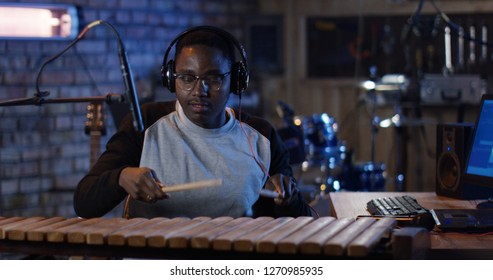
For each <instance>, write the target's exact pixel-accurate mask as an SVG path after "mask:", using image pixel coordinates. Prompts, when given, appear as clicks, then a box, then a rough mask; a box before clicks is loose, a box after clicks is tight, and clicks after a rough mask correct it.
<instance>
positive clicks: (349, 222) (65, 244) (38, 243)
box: [0, 217, 396, 258]
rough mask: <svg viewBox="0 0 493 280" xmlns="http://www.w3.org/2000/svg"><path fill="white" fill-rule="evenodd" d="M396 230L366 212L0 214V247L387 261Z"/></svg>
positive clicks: (393, 224) (170, 255)
mask: <svg viewBox="0 0 493 280" xmlns="http://www.w3.org/2000/svg"><path fill="white" fill-rule="evenodd" d="M395 227H396V221H395V219H391V218H384V219H379V220H376V219H373V218H369V217H365V218H360V219H358V220H354V219H348V218H344V219H336V218H333V217H320V218H317V219H314V218H312V217H298V218H292V217H281V218H272V217H259V218H249V217H241V218H232V217H218V218H210V217H197V218H193V219H190V218H173V219H168V218H154V219H143V218H135V219H124V218H94V219H81V218H69V219H67V218H63V217H50V218H47V217H29V218H25V217H10V218H3V217H0V251H5V252H13V253H29V254H53V255H77V256H80V255H86V256H91V255H94V256H105V257H114V258H122V257H145V258H182V257H183V258H202V257H204V258H206V256H207V258H211V257H214V255H212V256H211V253H214V254H215V255H216V256H221V257H222V256H228V257H229V258H245V257H246V258H266V257H270V258H272V257H275V258H299V257H300V256H303V257H304V258H341V257H342V258H373V257H374V256H375V255H374V254H376V253H378V252H380V254H383V255H384V256H385V258H389V257H391V254H390V253H389V251H388V244H389V243H390V242H391V241H390V240H391V239H390V238H391V235H392V232H393V230H394V229H395ZM382 244H383V246H382ZM379 247H380V248H379ZM382 248H383V249H382ZM385 249H387V250H386V251H385ZM382 252H384V253H382Z"/></svg>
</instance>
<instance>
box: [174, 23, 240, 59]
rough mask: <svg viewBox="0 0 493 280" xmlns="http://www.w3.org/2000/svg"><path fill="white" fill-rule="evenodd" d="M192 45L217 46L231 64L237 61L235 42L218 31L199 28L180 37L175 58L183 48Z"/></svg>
mask: <svg viewBox="0 0 493 280" xmlns="http://www.w3.org/2000/svg"><path fill="white" fill-rule="evenodd" d="M192 45H203V46H208V47H211V48H216V49H218V50H220V51H221V53H222V54H223V56H224V57H226V58H228V60H229V61H230V64H233V62H234V61H235V46H234V44H233V42H231V40H230V39H229V38H226V37H225V36H223V35H220V34H219V33H218V32H216V31H214V30H208V29H199V30H196V31H193V32H190V33H189V34H186V35H185V36H183V37H182V38H180V40H178V42H177V43H176V50H175V60H176V57H177V56H178V54H180V52H181V50H182V49H183V48H185V47H189V46H192Z"/></svg>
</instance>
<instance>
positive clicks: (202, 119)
mask: <svg viewBox="0 0 493 280" xmlns="http://www.w3.org/2000/svg"><path fill="white" fill-rule="evenodd" d="M230 71H231V65H230V62H229V60H228V59H227V58H226V57H224V56H223V55H222V53H221V51H220V50H219V49H216V48H212V47H208V46H204V45H192V46H188V47H185V48H183V49H182V50H181V52H180V53H179V54H178V55H177V57H176V62H175V73H176V75H177V76H176V77H175V79H176V97H177V99H178V102H180V105H181V107H182V108H183V111H184V112H185V115H186V116H187V117H188V118H189V119H190V120H191V121H192V122H193V123H195V124H196V125H198V126H201V127H204V128H218V127H220V126H222V125H224V124H225V123H226V114H225V107H226V103H227V101H228V99H229V94H230V84H231V79H230V77H231V75H230V74H228V75H224V74H226V73H229V72H230ZM196 76H199V77H200V78H199V79H198V80H196V79H195V77H196Z"/></svg>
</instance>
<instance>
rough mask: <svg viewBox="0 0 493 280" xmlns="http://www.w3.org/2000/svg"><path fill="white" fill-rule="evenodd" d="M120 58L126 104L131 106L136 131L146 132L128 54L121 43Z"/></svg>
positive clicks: (119, 48)
mask: <svg viewBox="0 0 493 280" xmlns="http://www.w3.org/2000/svg"><path fill="white" fill-rule="evenodd" d="M118 56H119V57H120V66H121V70H122V76H123V82H124V83H125V102H126V103H127V104H130V112H131V113H132V117H133V125H134V128H135V130H136V131H138V132H142V131H144V124H143V123H142V114H141V112H140V105H139V99H138V98H137V91H136V90H135V84H134V79H133V76H132V70H131V69H130V65H129V64H128V58H127V52H126V51H125V48H124V47H123V44H122V43H121V42H120V46H119V47H118Z"/></svg>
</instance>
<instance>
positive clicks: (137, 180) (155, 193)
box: [118, 167, 169, 203]
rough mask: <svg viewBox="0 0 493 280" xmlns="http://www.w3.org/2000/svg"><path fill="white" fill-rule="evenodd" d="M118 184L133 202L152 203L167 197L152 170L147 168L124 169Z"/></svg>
mask: <svg viewBox="0 0 493 280" xmlns="http://www.w3.org/2000/svg"><path fill="white" fill-rule="evenodd" d="M118 183H119V184H120V186H121V187H122V188H123V189H124V190H125V191H126V192H127V193H128V194H129V195H130V196H131V197H132V198H133V199H135V200H141V201H144V202H149V203H153V202H156V201H157V200H161V199H165V198H168V197H169V195H168V194H167V193H165V192H164V191H163V190H162V188H163V187H165V186H164V185H163V184H162V183H161V182H160V181H159V179H158V178H157V177H156V174H155V172H154V170H152V169H150V168H147V167H127V168H124V169H123V170H122V172H121V173H120V178H119V179H118Z"/></svg>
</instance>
